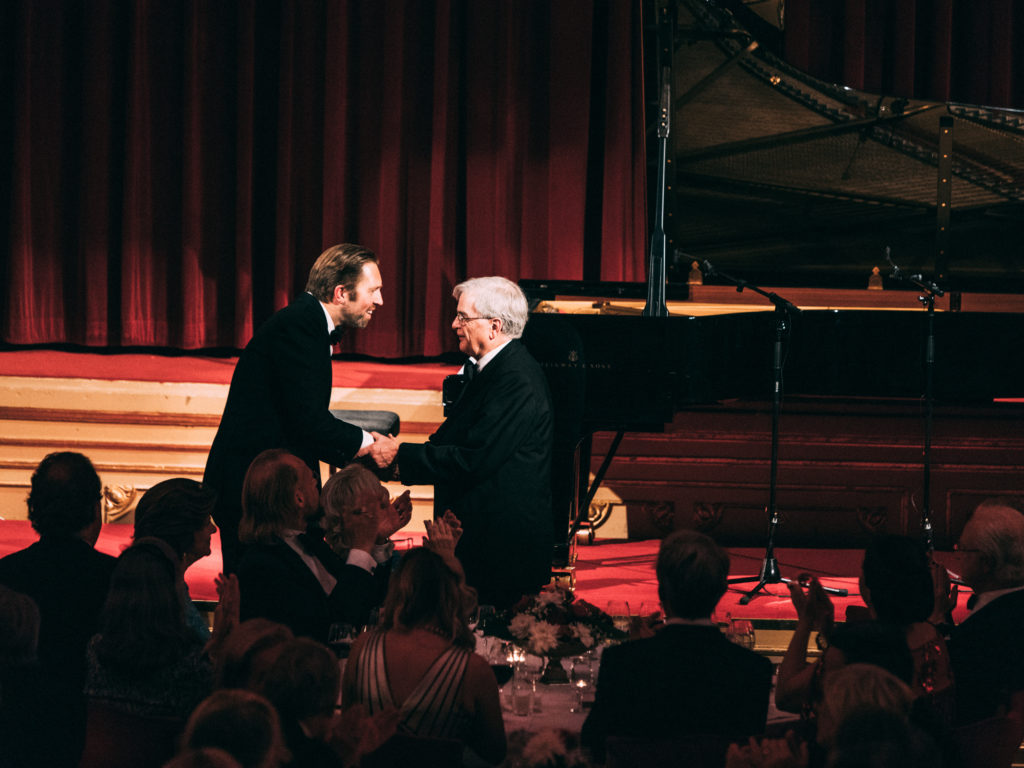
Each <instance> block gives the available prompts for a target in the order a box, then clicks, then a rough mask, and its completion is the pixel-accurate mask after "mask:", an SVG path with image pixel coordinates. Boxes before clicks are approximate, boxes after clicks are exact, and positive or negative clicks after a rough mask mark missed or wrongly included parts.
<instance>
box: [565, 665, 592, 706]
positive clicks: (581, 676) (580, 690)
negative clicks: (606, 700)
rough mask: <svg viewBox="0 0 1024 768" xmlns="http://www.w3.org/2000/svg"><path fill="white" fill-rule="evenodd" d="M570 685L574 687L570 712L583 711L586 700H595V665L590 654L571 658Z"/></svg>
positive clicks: (589, 701)
mask: <svg viewBox="0 0 1024 768" xmlns="http://www.w3.org/2000/svg"><path fill="white" fill-rule="evenodd" d="M567 671H568V672H569V685H571V686H572V689H573V697H572V704H571V705H570V707H569V711H570V712H582V711H583V708H584V706H586V704H584V702H586V703H587V704H589V703H591V702H592V701H593V689H594V666H593V662H592V659H591V657H590V655H589V654H582V655H580V656H572V657H570V658H569V669H568V670H567Z"/></svg>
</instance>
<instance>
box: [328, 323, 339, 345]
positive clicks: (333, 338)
mask: <svg viewBox="0 0 1024 768" xmlns="http://www.w3.org/2000/svg"><path fill="white" fill-rule="evenodd" d="M328 338H329V339H330V340H331V346H332V347H333V346H334V345H335V344H337V343H338V342H339V341H341V328H340V327H338V326H335V328H334V330H333V331H331V333H330V335H329V336H328Z"/></svg>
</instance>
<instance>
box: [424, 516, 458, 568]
mask: <svg viewBox="0 0 1024 768" xmlns="http://www.w3.org/2000/svg"><path fill="white" fill-rule="evenodd" d="M453 523H454V524H453ZM424 527H425V528H426V530H427V538H426V539H424V541H423V546H424V547H426V548H427V549H429V550H430V551H431V552H434V553H435V554H438V555H440V556H441V557H442V558H443V559H444V561H445V562H446V563H448V567H449V568H451V569H452V570H453V571H455V573H457V574H462V564H461V563H460V562H459V559H458V558H457V557H456V556H455V545H456V544H458V543H459V537H460V536H462V525H461V523H459V519H458V518H457V517H455V515H454V514H453V513H452V511H451V510H448V511H446V512H445V513H444V515H443V516H442V517H439V518H438V519H437V520H425V521H424Z"/></svg>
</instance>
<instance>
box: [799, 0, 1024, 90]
mask: <svg viewBox="0 0 1024 768" xmlns="http://www.w3.org/2000/svg"><path fill="white" fill-rule="evenodd" d="M785 18H786V28H785V56H786V60H787V61H789V63H791V64H793V65H794V66H796V67H798V68H799V69H803V70H805V71H806V72H809V73H810V74H812V75H814V76H815V77H818V78H820V79H822V80H826V81H828V82H833V83H838V84H840V85H846V86H849V87H850V88H855V89H857V90H862V91H866V92H868V93H879V94H886V95H892V96H904V97H908V98H916V99H924V100H928V101H954V102H961V103H964V104H980V105H985V106H991V107H1013V108H1018V109H1019V108H1022V107H1024V47H1022V46H1024V3H1021V2H1019V0H980V1H979V0H787V2H786V17H785Z"/></svg>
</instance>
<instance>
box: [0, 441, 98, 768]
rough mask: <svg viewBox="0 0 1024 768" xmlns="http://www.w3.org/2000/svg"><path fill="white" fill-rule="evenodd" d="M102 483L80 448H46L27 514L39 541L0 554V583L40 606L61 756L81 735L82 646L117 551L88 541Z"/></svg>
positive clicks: (73, 749) (93, 534) (74, 749)
mask: <svg viewBox="0 0 1024 768" xmlns="http://www.w3.org/2000/svg"><path fill="white" fill-rule="evenodd" d="M101 505H102V485H101V483H100V478H99V476H98V475H97V474H96V470H95V469H94V468H93V466H92V462H90V461H89V459H87V458H86V457H85V456H83V455H82V454H80V453H71V452H62V453H51V454H50V455H49V456H47V457H46V458H44V459H43V460H42V462H40V464H39V466H38V467H37V468H36V470H35V472H34V473H33V475H32V481H31V490H30V491H29V495H28V519H29V522H31V524H32V527H33V528H34V529H35V531H36V532H37V533H38V534H39V541H37V542H35V543H34V544H32V545H31V546H29V547H27V548H25V549H23V550H21V551H20V552H14V553H12V554H10V555H8V556H6V557H4V558H3V559H0V584H4V585H6V586H8V587H10V588H11V589H13V590H16V591H17V592H20V593H22V594H25V595H28V596H29V597H31V598H32V599H33V600H34V601H35V603H36V605H37V606H38V608H39V615H40V626H39V649H38V653H39V663H40V664H41V665H42V667H43V668H44V669H45V670H47V673H48V674H49V675H50V676H51V677H52V679H53V680H55V681H56V683H57V684H58V685H60V686H61V688H62V691H61V695H60V696H58V697H57V698H56V699H55V701H54V707H55V709H54V711H53V716H54V721H55V722H61V723H63V724H64V728H65V731H64V733H65V736H66V738H65V739H63V740H61V745H62V746H63V747H64V748H66V749H67V753H66V764H69V765H73V764H75V762H76V761H77V758H78V754H79V753H80V752H81V749H82V742H83V739H84V737H85V700H84V698H83V696H82V686H83V684H84V683H85V647H86V644H87V643H88V642H89V638H90V637H92V636H93V635H94V634H95V633H96V629H97V627H98V620H99V615H100V610H101V609H102V607H103V601H104V600H105V599H106V596H107V586H108V584H109V583H110V574H111V573H112V572H113V570H114V563H115V562H116V560H115V558H113V557H111V556H110V555H106V554H103V553H102V552H97V551H96V549H94V545H95V544H96V540H97V538H98V537H99V534H100V527H101V525H102V510H101Z"/></svg>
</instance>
